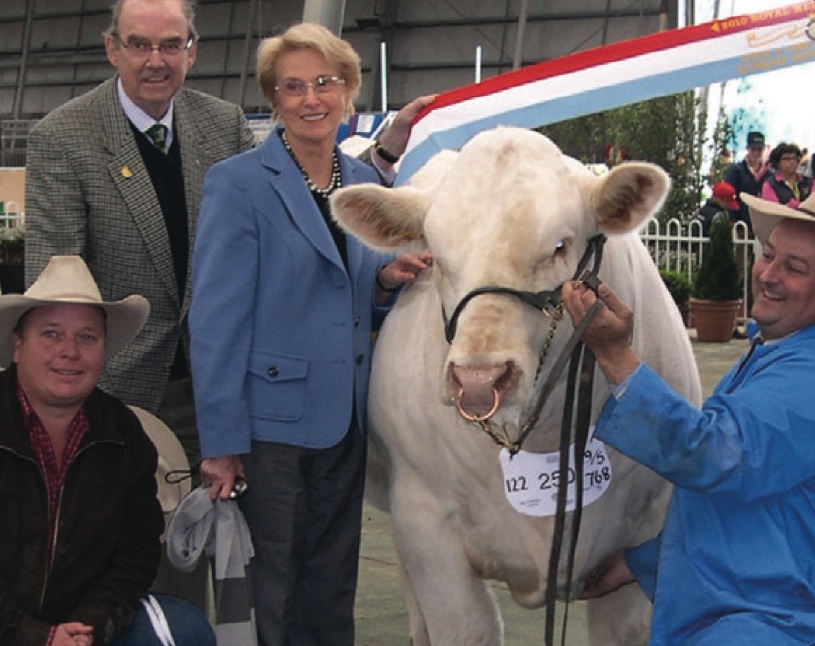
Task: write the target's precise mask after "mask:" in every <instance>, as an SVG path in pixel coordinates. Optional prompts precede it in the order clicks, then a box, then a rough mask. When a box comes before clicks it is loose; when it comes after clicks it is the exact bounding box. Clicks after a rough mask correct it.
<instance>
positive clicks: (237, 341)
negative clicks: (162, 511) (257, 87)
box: [190, 133, 391, 457]
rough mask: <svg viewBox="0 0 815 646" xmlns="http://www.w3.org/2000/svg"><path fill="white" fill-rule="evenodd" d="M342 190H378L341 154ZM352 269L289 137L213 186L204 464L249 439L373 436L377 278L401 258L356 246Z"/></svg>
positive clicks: (198, 322) (373, 177) (202, 257)
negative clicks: (355, 428)
mask: <svg viewBox="0 0 815 646" xmlns="http://www.w3.org/2000/svg"><path fill="white" fill-rule="evenodd" d="M337 153H338V154H339V160H340V171H341V173H342V182H343V185H346V186H347V185H350V184H357V183H360V182H374V183H378V182H379V178H378V176H377V174H376V172H375V171H374V170H373V169H372V168H371V167H370V166H366V165H365V164H363V163H362V162H360V161H358V160H356V159H353V158H351V157H348V156H347V155H343V154H342V153H339V150H337ZM346 242H347V252H348V270H347V271H346V268H345V266H344V264H343V261H342V260H341V258H340V255H339V252H338V251H337V247H336V245H335V243H334V241H333V240H332V238H331V234H330V233H329V230H328V227H327V226H326V224H325V221H324V220H323V216H322V215H321V213H320V211H319V209H318V207H317V204H316V203H315V201H314V199H313V198H312V196H311V193H310V192H309V190H308V188H307V186H306V184H305V182H304V181H303V178H302V176H301V174H300V171H299V170H298V168H297V166H296V165H295V163H294V161H293V160H292V158H291V156H290V155H289V153H288V152H287V151H286V149H285V148H284V147H283V144H282V142H281V140H280V137H279V136H278V135H277V134H275V133H272V134H271V135H269V137H268V138H267V139H266V141H265V142H264V143H263V144H262V145H261V146H260V147H258V148H256V149H255V150H252V151H249V152H247V153H244V154H242V155H239V156H237V157H233V158H232V159H228V160H226V161H224V162H221V163H219V164H216V165H215V166H214V167H213V168H212V170H211V171H210V172H209V174H208V175H207V177H206V181H205V182H204V192H203V197H202V199H201V218H200V221H199V231H198V238H197V239H196V242H195V251H194V253H193V275H192V283H193V297H192V306H191V308H190V334H191V337H192V342H191V361H192V367H193V375H194V379H193V387H194V390H195V400H196V402H195V406H196V414H197V418H198V435H199V438H200V441H201V453H202V455H203V456H204V457H215V456H221V455H234V454H242V453H247V452H248V451H249V447H250V440H261V441H268V442H281V443H285V444H292V445H296V446H303V447H307V448H316V449H321V448H326V447H329V446H333V445H334V444H336V443H337V442H339V440H340V439H342V437H343V436H344V435H345V434H346V433H347V431H348V426H349V423H350V421H351V415H352V410H356V414H357V421H358V423H359V426H360V427H364V421H365V403H366V397H367V390H368V374H369V371H370V357H371V330H372V329H375V328H376V327H377V326H378V325H379V324H380V323H381V320H382V319H383V318H384V315H385V313H386V312H387V308H384V307H377V306H376V305H375V303H374V277H375V275H376V272H377V271H378V269H379V268H380V267H381V266H382V265H384V264H386V263H387V262H388V261H389V260H390V259H391V257H390V256H384V255H382V254H377V253H375V252H373V251H371V250H369V249H366V248H365V247H363V245H362V243H360V242H359V241H358V240H356V239H355V238H353V236H350V235H348V236H346Z"/></svg>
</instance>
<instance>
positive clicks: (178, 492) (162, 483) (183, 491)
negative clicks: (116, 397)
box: [130, 406, 192, 520]
mask: <svg viewBox="0 0 815 646" xmlns="http://www.w3.org/2000/svg"><path fill="white" fill-rule="evenodd" d="M130 410H132V411H133V412H134V413H136V417H138V418H139V421H140V422H141V425H142V428H143V429H144V432H145V433H147V436H148V437H149V438H150V439H151V440H152V442H153V444H154V445H155V446H156V451H157V452H158V466H157V468H156V484H157V485H158V501H159V503H160V504H161V510H162V511H163V512H164V518H165V520H169V516H170V515H171V514H172V513H173V512H174V511H175V508H176V507H178V503H180V502H181V499H182V498H184V496H186V495H187V494H188V493H190V491H191V490H192V481H191V479H190V478H184V477H181V475H182V474H184V473H187V472H189V470H190V463H189V462H188V461H187V454H186V453H184V447H182V446H181V442H179V441H178V437H176V434H175V433H173V432H172V431H171V430H170V427H169V426H167V425H166V424H165V423H164V422H162V421H161V420H160V419H159V418H158V417H156V416H155V415H153V414H152V413H149V412H147V411H146V410H144V409H143V408H139V407H138V406H130ZM168 476H169V477H168Z"/></svg>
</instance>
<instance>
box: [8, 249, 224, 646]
mask: <svg viewBox="0 0 815 646" xmlns="http://www.w3.org/2000/svg"><path fill="white" fill-rule="evenodd" d="M149 310H150V307H149V304H148V302H147V300H146V299H144V298H143V297H141V296H129V297H127V298H125V299H123V300H121V301H117V302H115V303H106V302H103V301H102V298H101V296H100V293H99V289H98V288H97V286H96V283H95V282H94V280H93V277H92V276H91V274H90V272H89V271H88V268H87V267H86V266H85V263H84V262H83V261H82V259H81V258H79V257H78V256H55V257H54V258H52V259H51V261H50V262H49V263H48V265H47V266H46V268H45V269H44V270H43V272H42V274H41V275H40V277H39V278H38V279H37V281H36V282H35V283H34V284H33V285H32V286H31V287H30V289H29V290H28V291H27V292H26V293H25V294H24V295H17V294H10V295H4V296H0V365H2V366H4V367H7V370H5V371H3V372H2V373H0V518H1V519H2V528H3V530H2V531H3V538H2V540H0V644H4V645H5V646H17V645H19V646H22V645H26V646H29V645H30V646H35V645H36V646H40V645H42V646H63V645H69V646H89V645H91V644H93V645H99V644H116V645H117V646H122V645H124V644H128V645H130V644H142V645H145V646H146V645H148V644H149V645H152V644H162V643H168V642H166V641H161V640H160V639H158V638H157V637H156V636H155V630H153V628H152V624H151V622H150V621H149V620H148V619H146V616H147V614H148V613H147V610H146V609H145V608H143V607H142V604H141V602H140V599H141V598H142V597H144V595H145V594H146V593H147V590H148V588H149V587H150V584H151V583H152V581H153V578H154V577H155V574H156V569H157V567H158V562H159V556H160V543H159V537H160V535H161V533H162V531H163V529H164V519H163V516H162V512H161V508H160V506H159V503H158V500H157V497H156V480H155V472H156V459H157V456H156V450H155V448H154V446H153V444H152V443H151V441H150V439H149V438H148V437H147V435H146V434H145V433H144V431H143V429H142V427H141V424H140V423H139V421H138V419H137V418H136V416H135V415H134V414H133V412H131V411H130V410H129V409H128V408H127V407H126V406H125V405H124V404H123V403H121V402H120V401H119V400H118V399H115V398H114V397H111V396H109V395H107V394H106V393H104V392H102V391H101V390H99V389H98V388H97V387H96V383H97V381H98V379H99V375H100V374H101V372H102V368H103V366H104V363H105V360H106V359H107V358H108V357H110V356H112V355H114V354H116V353H117V352H119V351H120V350H122V349H123V348H124V347H125V346H126V345H127V344H128V343H129V342H130V341H131V340H132V339H133V338H134V337H135V336H136V335H137V334H138V333H139V331H140V330H141V328H142V325H144V322H145V320H146V319H147V315H148V312H149ZM161 605H162V606H163V607H165V610H167V612H166V615H167V617H168V621H169V625H170V626H173V624H174V623H175V621H174V617H175V615H176V612H177V611H178V612H180V613H181V614H182V615H183V616H184V618H185V619H186V618H188V617H189V616H188V615H186V614H184V613H186V612H187V611H188V608H186V607H185V604H184V602H180V600H177V599H172V598H167V599H164V598H162V599H161ZM190 608H191V609H192V610H193V612H197V611H196V610H195V609H194V608H192V607H191V606H190ZM184 621H185V620H184V619H182V623H184ZM204 624H206V622H204ZM198 626H199V627H200V624H198ZM204 628H205V629H206V630H208V631H209V632H210V633H211V629H210V628H209V626H208V625H205V626H204ZM182 643H191V642H185V641H184V639H178V638H176V644H178V645H179V646H180V644H182ZM197 643H214V639H213V640H212V642H207V641H202V642H197Z"/></svg>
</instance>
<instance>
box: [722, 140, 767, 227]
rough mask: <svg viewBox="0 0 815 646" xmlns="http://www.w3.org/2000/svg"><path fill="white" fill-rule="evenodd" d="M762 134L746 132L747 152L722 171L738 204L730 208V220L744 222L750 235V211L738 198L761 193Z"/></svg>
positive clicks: (763, 172)
mask: <svg viewBox="0 0 815 646" xmlns="http://www.w3.org/2000/svg"><path fill="white" fill-rule="evenodd" d="M764 144H765V142H764V134H763V133H761V132H757V131H751V132H748V133H747V154H746V155H745V156H744V159H742V160H741V161H740V162H738V163H735V164H731V165H730V166H728V168H727V170H726V171H725V173H724V181H726V182H727V183H728V184H730V185H731V186H732V187H733V188H734V189H735V191H736V196H737V200H738V204H739V208H738V209H731V210H730V221H731V222H744V223H745V224H746V225H747V229H748V231H749V232H750V235H751V237H752V231H753V227H752V224H751V223H750V213H749V212H748V210H747V206H746V205H745V204H744V202H742V201H741V199H740V198H738V195H740V194H741V193H747V194H748V195H754V196H758V195H759V194H760V193H761V183H762V181H763V180H764V174H765V172H766V168H765V166H764Z"/></svg>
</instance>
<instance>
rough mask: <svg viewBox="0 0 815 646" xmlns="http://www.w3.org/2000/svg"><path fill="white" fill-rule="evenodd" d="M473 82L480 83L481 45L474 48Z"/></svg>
mask: <svg viewBox="0 0 815 646" xmlns="http://www.w3.org/2000/svg"><path fill="white" fill-rule="evenodd" d="M475 82H476V83H481V45H478V46H477V47H476V48H475Z"/></svg>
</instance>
